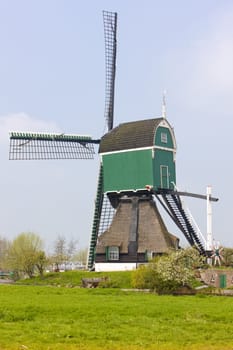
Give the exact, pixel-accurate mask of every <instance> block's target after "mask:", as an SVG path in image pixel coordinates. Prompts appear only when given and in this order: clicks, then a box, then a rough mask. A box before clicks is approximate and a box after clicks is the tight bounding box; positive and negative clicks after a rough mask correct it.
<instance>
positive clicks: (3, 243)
mask: <svg viewBox="0 0 233 350" xmlns="http://www.w3.org/2000/svg"><path fill="white" fill-rule="evenodd" d="M8 247H9V241H8V240H7V239H6V238H3V237H0V270H6V269H7V253H8Z"/></svg>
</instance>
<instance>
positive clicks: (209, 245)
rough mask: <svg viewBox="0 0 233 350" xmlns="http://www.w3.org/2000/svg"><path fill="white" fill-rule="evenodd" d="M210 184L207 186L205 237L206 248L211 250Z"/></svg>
mask: <svg viewBox="0 0 233 350" xmlns="http://www.w3.org/2000/svg"><path fill="white" fill-rule="evenodd" d="M211 193H212V188H211V186H207V191H206V194H207V201H206V203H207V206H206V209H207V237H206V250H207V251H211V250H212V249H213V233H212V205H211Z"/></svg>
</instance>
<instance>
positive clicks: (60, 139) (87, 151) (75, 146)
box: [9, 132, 100, 160]
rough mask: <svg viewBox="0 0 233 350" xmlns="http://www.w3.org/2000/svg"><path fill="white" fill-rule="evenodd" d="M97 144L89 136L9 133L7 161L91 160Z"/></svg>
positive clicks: (96, 141)
mask: <svg viewBox="0 0 233 350" xmlns="http://www.w3.org/2000/svg"><path fill="white" fill-rule="evenodd" d="M99 142H100V141H99V140H92V138H91V137H90V136H80V135H67V134H52V133H51V134H47V133H31V132H30V133H27V132H11V133H10V150H9V159H10V160H40V159H93V158H94V154H95V149H94V144H99Z"/></svg>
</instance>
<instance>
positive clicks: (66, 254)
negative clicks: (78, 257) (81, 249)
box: [50, 235, 77, 271]
mask: <svg viewBox="0 0 233 350" xmlns="http://www.w3.org/2000/svg"><path fill="white" fill-rule="evenodd" d="M76 245H77V241H75V240H74V239H71V240H70V241H69V242H67V241H66V239H65V237H63V236H60V235H59V236H58V237H57V239H56V241H55V242H54V252H53V255H52V256H51V259H50V260H51V263H52V264H54V265H55V271H59V269H60V266H61V265H63V264H67V263H68V262H71V261H72V260H73V257H74V256H75V252H76Z"/></svg>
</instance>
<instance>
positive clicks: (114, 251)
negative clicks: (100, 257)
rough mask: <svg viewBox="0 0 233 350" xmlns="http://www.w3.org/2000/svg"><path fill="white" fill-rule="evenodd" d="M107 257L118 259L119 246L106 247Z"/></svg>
mask: <svg viewBox="0 0 233 350" xmlns="http://www.w3.org/2000/svg"><path fill="white" fill-rule="evenodd" d="M108 259H109V260H119V247H108Z"/></svg>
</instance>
